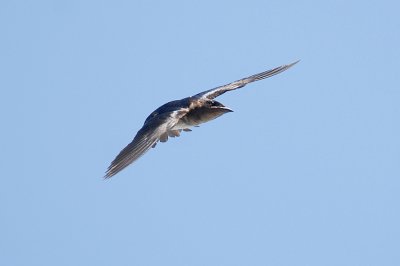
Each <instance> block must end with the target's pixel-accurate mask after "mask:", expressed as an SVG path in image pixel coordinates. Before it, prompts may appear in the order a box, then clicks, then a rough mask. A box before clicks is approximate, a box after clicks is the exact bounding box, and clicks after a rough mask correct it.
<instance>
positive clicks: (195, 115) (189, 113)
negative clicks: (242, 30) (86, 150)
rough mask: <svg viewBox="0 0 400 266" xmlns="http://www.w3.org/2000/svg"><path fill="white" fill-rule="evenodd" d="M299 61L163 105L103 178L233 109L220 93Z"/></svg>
mask: <svg viewBox="0 0 400 266" xmlns="http://www.w3.org/2000/svg"><path fill="white" fill-rule="evenodd" d="M299 61H300V60H298V61H296V62H293V63H291V64H287V65H282V66H279V67H275V68H273V69H270V70H267V71H264V72H261V73H258V74H255V75H252V76H249V77H246V78H242V79H239V80H236V81H234V82H231V83H228V84H226V85H222V86H219V87H216V88H213V89H210V90H206V91H203V92H200V93H198V94H196V95H194V96H190V97H186V98H183V99H181V100H175V101H171V102H168V103H166V104H164V105H162V106H160V107H159V108H157V109H156V110H155V111H154V112H152V113H151V114H150V115H149V116H148V117H147V118H146V120H145V121H144V124H143V126H142V128H141V129H140V130H139V131H138V132H137V134H136V135H135V137H134V138H133V140H132V142H131V143H129V144H128V145H127V146H126V147H125V148H124V149H122V150H121V152H120V153H119V154H118V155H117V156H116V157H115V159H114V160H113V161H112V162H111V164H110V166H109V167H108V168H107V171H106V172H105V176H104V178H105V179H108V178H110V177H112V176H114V175H116V174H117V173H119V172H120V171H121V170H123V169H124V168H126V167H127V166H128V165H130V164H132V163H133V162H134V161H136V160H137V159H139V157H141V156H142V155H143V154H145V153H146V152H147V151H148V150H150V149H151V148H154V147H155V146H156V144H157V143H158V142H166V141H167V140H168V138H169V137H171V138H173V137H179V136H180V134H181V132H182V131H186V132H189V131H192V130H191V128H193V127H197V126H199V125H200V124H203V123H205V122H208V121H210V120H213V119H215V118H217V117H220V116H221V115H223V114H226V113H229V112H233V111H232V110H231V109H230V108H228V107H226V106H225V105H223V104H222V103H220V102H218V101H216V100H215V98H217V97H218V96H220V95H222V94H224V93H225V92H228V91H232V90H236V89H239V88H242V87H244V86H246V85H247V84H249V83H251V82H254V81H258V80H262V79H265V78H269V77H272V76H274V75H277V74H279V73H282V72H283V71H286V70H287V69H289V68H290V67H292V66H294V65H295V64H297V63H298V62H299Z"/></svg>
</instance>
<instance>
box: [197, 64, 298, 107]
mask: <svg viewBox="0 0 400 266" xmlns="http://www.w3.org/2000/svg"><path fill="white" fill-rule="evenodd" d="M298 62H299V61H296V62H294V63H291V64H289V65H283V66H279V67H276V68H274V69H270V70H267V71H264V72H261V73H258V74H255V75H252V76H250V77H247V78H243V79H239V80H237V81H234V82H232V83H229V84H226V85H223V86H220V87H216V88H214V89H211V90H207V91H203V92H201V93H199V94H196V95H194V96H193V97H195V98H203V99H209V100H212V99H214V98H216V97H218V96H220V95H221V94H223V93H225V92H227V91H231V90H236V89H238V88H241V87H244V86H246V85H247V84H249V83H251V82H254V81H257V80H262V79H265V78H269V77H272V76H274V75H276V74H279V73H282V72H283V71H285V70H287V69H288V68H290V67H292V66H293V65H295V64H297V63H298Z"/></svg>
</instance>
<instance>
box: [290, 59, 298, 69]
mask: <svg viewBox="0 0 400 266" xmlns="http://www.w3.org/2000/svg"><path fill="white" fill-rule="evenodd" d="M300 61H301V59H299V60H297V61H295V62H293V63H291V64H288V65H287V67H288V68H289V67H292V66H294V65H295V64H297V63H298V62H300Z"/></svg>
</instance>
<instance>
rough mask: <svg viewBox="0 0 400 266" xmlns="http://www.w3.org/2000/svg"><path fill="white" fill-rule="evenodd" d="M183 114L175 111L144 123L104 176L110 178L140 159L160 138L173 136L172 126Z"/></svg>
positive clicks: (161, 139) (163, 139)
mask: <svg viewBox="0 0 400 266" xmlns="http://www.w3.org/2000/svg"><path fill="white" fill-rule="evenodd" d="M181 116H182V111H174V112H171V113H167V114H164V115H160V116H157V117H155V118H153V119H150V120H149V121H146V123H145V124H144V125H143V127H142V128H141V129H140V130H139V131H138V133H137V134H136V136H135V137H134V139H133V140H132V142H131V143H129V144H128V145H127V146H126V147H125V148H124V149H123V150H122V151H121V152H120V153H119V154H118V155H117V157H115V159H114V160H113V161H112V162H111V164H110V166H109V167H108V169H107V171H106V174H105V176H104V178H110V177H112V176H113V175H115V174H117V173H118V172H120V171H121V170H122V169H124V168H125V167H127V166H128V165H130V164H131V163H133V162H134V161H136V160H137V159H139V157H140V156H142V155H143V154H145V153H146V152H147V151H148V150H149V149H150V148H151V147H154V146H155V145H156V144H157V142H158V141H159V140H160V141H162V142H165V141H166V138H168V135H170V136H171V134H174V133H171V129H172V127H173V126H174V125H175V124H176V123H177V122H178V120H179V118H180V117H181Z"/></svg>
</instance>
